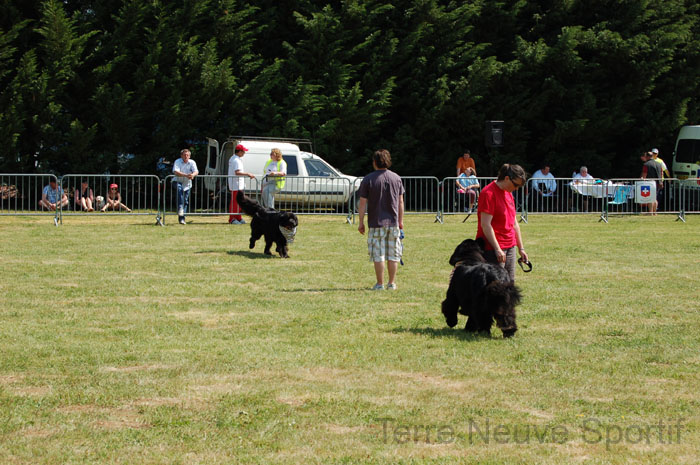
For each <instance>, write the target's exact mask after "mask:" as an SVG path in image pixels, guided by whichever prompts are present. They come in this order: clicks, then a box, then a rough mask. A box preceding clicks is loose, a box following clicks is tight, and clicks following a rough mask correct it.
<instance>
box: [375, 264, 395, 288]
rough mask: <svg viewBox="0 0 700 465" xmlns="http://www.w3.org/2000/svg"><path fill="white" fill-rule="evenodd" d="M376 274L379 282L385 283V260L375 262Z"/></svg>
mask: <svg viewBox="0 0 700 465" xmlns="http://www.w3.org/2000/svg"><path fill="white" fill-rule="evenodd" d="M389 263H391V262H389ZM374 274H375V275H376V276H377V284H384V262H374Z"/></svg>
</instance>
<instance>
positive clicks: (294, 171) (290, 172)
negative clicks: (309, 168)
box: [282, 155, 299, 176]
mask: <svg viewBox="0 0 700 465" xmlns="http://www.w3.org/2000/svg"><path fill="white" fill-rule="evenodd" d="M282 159H283V160H284V161H285V162H286V163H287V176H299V166H298V165H297V157H295V156H294V155H282Z"/></svg>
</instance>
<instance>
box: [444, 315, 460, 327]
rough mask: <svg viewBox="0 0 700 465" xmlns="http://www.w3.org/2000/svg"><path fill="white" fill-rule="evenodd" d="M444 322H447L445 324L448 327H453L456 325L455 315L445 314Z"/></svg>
mask: <svg viewBox="0 0 700 465" xmlns="http://www.w3.org/2000/svg"><path fill="white" fill-rule="evenodd" d="M445 323H447V326H449V327H450V328H454V327H455V326H457V316H447V315H445Z"/></svg>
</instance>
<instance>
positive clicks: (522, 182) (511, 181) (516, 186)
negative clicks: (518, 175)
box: [508, 177, 525, 190]
mask: <svg viewBox="0 0 700 465" xmlns="http://www.w3.org/2000/svg"><path fill="white" fill-rule="evenodd" d="M508 179H509V180H510V183H511V184H512V185H513V187H515V189H516V190H517V189H520V188H521V187H523V184H525V181H524V180H521V182H520V184H516V183H515V182H514V181H513V179H511V178H510V177H508Z"/></svg>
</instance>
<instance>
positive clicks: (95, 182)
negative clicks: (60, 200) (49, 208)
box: [60, 174, 161, 223]
mask: <svg viewBox="0 0 700 465" xmlns="http://www.w3.org/2000/svg"><path fill="white" fill-rule="evenodd" d="M115 185H116V188H114V187H112V186H115ZM61 187H62V188H63V190H64V191H65V192H66V194H67V195H68V199H69V205H68V206H67V207H65V208H63V209H62V210H61V213H60V216H61V221H62V220H63V216H71V215H103V216H109V215H154V216H155V217H156V222H158V223H160V191H161V182H160V179H159V178H158V176H154V175H129V174H119V175H113V174H67V175H65V176H63V177H62V178H61Z"/></svg>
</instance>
